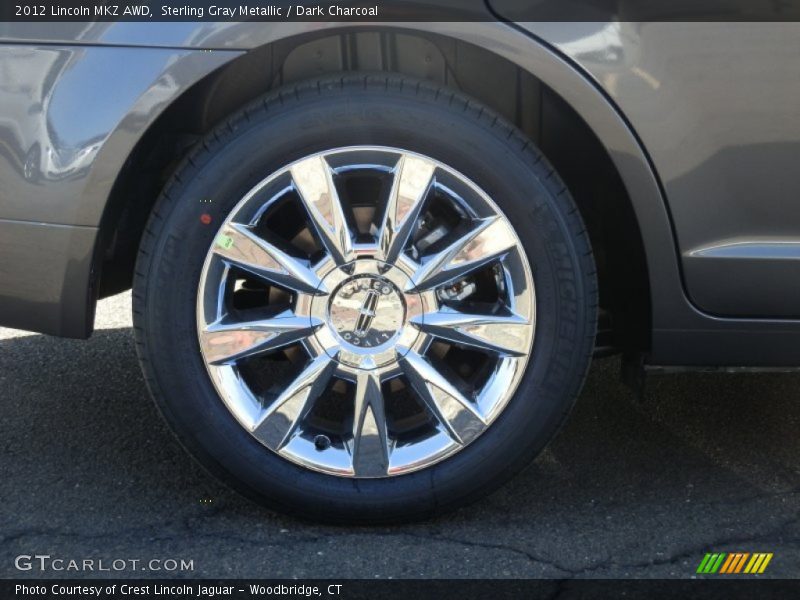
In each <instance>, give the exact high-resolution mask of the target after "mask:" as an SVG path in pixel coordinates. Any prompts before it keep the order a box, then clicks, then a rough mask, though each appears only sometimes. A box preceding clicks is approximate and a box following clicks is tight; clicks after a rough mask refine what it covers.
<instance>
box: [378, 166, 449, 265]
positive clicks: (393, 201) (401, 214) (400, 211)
mask: <svg viewBox="0 0 800 600" xmlns="http://www.w3.org/2000/svg"><path fill="white" fill-rule="evenodd" d="M435 170H436V166H435V165H434V164H433V163H431V162H429V161H427V160H424V159H422V158H417V157H415V156H403V157H402V158H400V161H399V162H398V163H397V167H395V177H394V181H393V182H392V189H391V192H390V193H389V199H388V201H387V203H386V210H385V211H384V214H383V222H382V223H381V226H380V229H379V233H378V249H379V253H380V257H381V259H382V260H384V261H386V262H394V261H395V260H397V257H398V256H399V254H400V252H402V250H403V247H404V246H405V245H406V242H408V238H409V236H410V235H411V232H412V230H413V229H414V224H415V223H416V221H417V218H418V217H419V214H420V211H421V210H422V207H423V205H424V204H425V199H426V198H427V197H428V193H429V191H430V189H431V185H432V183H433V172H434V171H435Z"/></svg>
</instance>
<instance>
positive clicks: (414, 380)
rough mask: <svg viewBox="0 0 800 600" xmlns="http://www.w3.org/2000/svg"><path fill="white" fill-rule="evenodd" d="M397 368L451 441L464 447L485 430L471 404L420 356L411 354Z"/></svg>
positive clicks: (407, 354) (481, 419)
mask: <svg viewBox="0 0 800 600" xmlns="http://www.w3.org/2000/svg"><path fill="white" fill-rule="evenodd" d="M400 364H401V366H402V368H403V372H404V373H405V375H406V377H407V378H408V380H409V382H410V383H411V386H412V387H413V388H414V390H415V391H416V392H417V394H419V396H420V398H422V400H423V402H424V403H425V405H426V406H427V407H428V409H429V410H430V411H431V413H433V415H434V417H435V418H436V419H437V420H438V421H439V423H440V424H441V425H442V427H444V429H445V431H447V433H448V434H449V435H450V437H451V438H453V440H455V441H456V442H457V443H459V444H468V443H469V442H470V441H471V440H473V439H474V438H475V437H477V436H478V435H479V434H480V433H481V432H482V431H483V430H484V429H486V423H485V422H484V420H483V417H481V415H480V414H479V413H478V411H477V409H476V408H475V407H474V406H473V405H472V403H470V401H469V400H467V399H466V398H465V397H464V396H463V394H461V392H459V391H458V390H457V389H456V388H455V387H454V386H453V384H451V383H450V382H449V381H448V380H447V379H446V378H445V376H444V375H442V374H441V373H440V372H439V371H438V370H437V369H436V368H435V367H434V366H433V365H431V364H430V363H429V362H428V361H427V360H425V359H424V358H423V357H422V356H420V355H419V354H417V353H416V352H414V351H413V350H411V351H409V352H408V353H406V355H405V356H404V357H403V358H402V359H401V361H400Z"/></svg>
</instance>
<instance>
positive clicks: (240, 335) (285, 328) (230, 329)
mask: <svg viewBox="0 0 800 600" xmlns="http://www.w3.org/2000/svg"><path fill="white" fill-rule="evenodd" d="M320 325H322V321H320V320H319V319H313V320H312V319H310V318H309V317H298V316H295V315H293V314H291V313H289V314H285V315H284V316H278V317H275V318H272V319H264V320H260V321H245V322H236V323H235V322H226V321H225V320H222V321H218V322H216V323H212V324H211V325H209V326H208V327H206V328H205V330H203V331H201V333H200V345H201V347H202V349H203V355H204V356H205V359H206V361H208V363H209V364H213V365H221V364H226V363H233V362H236V361H237V360H239V359H241V358H245V357H247V356H253V355H254V354H261V353H264V352H270V351H272V350H277V349H278V348H282V347H284V346H288V345H290V344H293V343H295V342H297V341H299V340H302V339H305V338H307V337H308V336H310V335H312V334H313V333H314V331H315V330H316V329H317V328H318V327H319V326H320Z"/></svg>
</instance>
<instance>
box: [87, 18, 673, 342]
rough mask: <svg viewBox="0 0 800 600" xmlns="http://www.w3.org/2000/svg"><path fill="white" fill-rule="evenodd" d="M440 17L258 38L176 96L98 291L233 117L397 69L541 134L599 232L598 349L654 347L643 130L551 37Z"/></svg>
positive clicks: (654, 197)
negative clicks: (211, 134)
mask: <svg viewBox="0 0 800 600" xmlns="http://www.w3.org/2000/svg"><path fill="white" fill-rule="evenodd" d="M432 25H434V24H427V23H420V24H416V25H415V29H414V30H409V29H404V28H398V27H395V26H391V27H389V26H387V27H374V26H367V25H363V26H358V27H347V28H342V27H337V26H330V28H324V29H322V30H318V31H314V32H310V33H308V32H307V33H302V34H297V35H293V36H291V37H287V38H283V39H279V40H274V41H271V42H269V43H264V44H258V43H256V42H253V43H254V46H253V47H252V48H249V49H248V51H247V52H246V53H243V54H241V55H236V54H234V53H231V56H230V59H229V60H228V61H227V62H225V64H223V65H222V66H221V67H220V68H218V69H217V70H215V71H213V72H211V73H208V74H205V75H204V76H202V77H200V78H199V79H198V81H196V82H195V83H194V84H193V85H191V86H190V87H188V89H186V90H185V91H184V92H183V93H182V94H181V95H180V96H178V97H177V98H175V99H174V100H173V101H171V102H170V103H168V104H167V105H165V106H164V108H163V110H162V111H161V112H160V114H158V116H157V117H156V118H154V120H153V121H152V122H151V123H150V124H149V125H148V126H147V127H146V128H145V129H143V134H142V135H141V137H139V139H138V140H136V142H135V144H132V145H131V151H130V153H129V155H128V158H127V160H126V161H125V166H124V167H123V169H122V170H121V171H120V172H119V173H118V174H117V177H116V179H115V182H114V185H113V188H112V192H111V194H110V195H109V197H108V201H107V203H106V206H105V209H104V211H103V216H102V220H101V229H100V236H99V238H98V243H97V247H96V252H95V261H94V262H95V264H94V269H95V272H98V273H100V276H99V280H98V282H97V289H96V292H97V294H99V296H100V297H103V296H107V295H110V294H113V293H116V292H119V291H122V290H124V289H126V288H127V287H129V285H130V280H131V278H132V274H133V267H134V258H135V255H136V248H137V247H138V240H139V238H140V237H141V234H142V232H143V230H144V226H145V222H146V219H147V216H148V215H149V212H150V209H151V207H152V205H153V204H154V203H155V200H156V198H157V196H158V194H159V192H160V189H161V184H162V183H163V182H164V180H165V179H166V177H167V176H168V175H169V173H171V172H172V170H174V168H175V166H176V165H177V163H178V162H179V160H180V159H181V158H182V157H183V155H184V154H185V153H186V151H188V148H189V147H191V145H193V143H194V142H195V141H196V140H197V139H199V138H200V136H202V135H203V134H204V133H205V132H207V131H209V130H210V129H211V128H212V127H213V126H214V125H215V124H217V123H218V122H219V121H220V120H221V119H223V118H224V117H225V115H227V114H230V113H232V112H234V111H235V110H236V109H237V108H239V107H240V106H242V105H243V104H245V103H246V102H248V101H249V100H251V99H252V98H255V97H257V96H259V95H260V94H263V93H265V92H267V91H269V90H272V89H275V88H277V87H279V86H280V85H283V84H285V83H289V82H292V81H298V80H301V79H304V78H307V77H309V76H314V75H319V74H329V73H333V72H339V71H348V70H366V71H370V72H374V71H386V72H391V73H399V74H402V75H407V76H411V77H418V78H423V79H431V80H434V81H438V82H439V83H444V84H445V85H448V86H451V87H454V88H456V89H459V90H460V91H461V92H463V93H466V94H468V95H471V96H473V97H475V98H476V99H477V100H479V101H480V102H482V103H484V104H486V105H488V106H489V107H490V108H492V109H493V110H495V111H496V112H498V113H500V114H501V115H503V116H504V117H506V118H507V119H508V120H510V121H511V122H513V123H514V124H516V125H517V126H518V127H519V128H520V129H522V130H523V132H525V133H526V134H527V135H528V136H530V137H532V138H533V139H534V141H535V142H536V143H537V144H538V145H539V146H540V147H541V148H542V150H543V151H544V153H545V155H546V156H548V158H549V159H550V161H551V162H552V163H553V164H554V166H555V167H556V169H557V170H558V171H559V174H560V175H561V176H562V178H563V179H564V180H565V182H566V184H567V186H568V187H569V189H570V191H571V192H572V194H573V196H574V197H575V199H576V201H577V203H578V205H579V209H580V210H581V213H582V215H583V217H584V220H585V222H586V224H587V227H588V228H589V232H590V237H591V240H592V243H593V246H594V249H595V255H596V258H597V260H598V268H599V270H600V286H601V292H600V293H601V307H602V308H603V309H604V310H603V314H602V316H604V317H607V318H608V319H607V321H603V322H601V334H600V337H599V339H598V345H599V346H601V347H604V348H607V349H629V350H630V349H634V350H638V351H646V350H647V349H648V348H649V345H650V332H651V326H652V325H651V324H652V310H653V309H652V304H653V303H652V297H653V291H652V289H653V284H654V283H655V282H656V280H654V279H653V277H652V273H653V270H654V268H658V265H656V264H654V261H658V260H662V261H663V260H664V253H663V252H659V253H657V254H654V253H652V252H648V249H647V247H646V245H652V244H658V243H659V240H660V241H661V242H663V241H665V240H666V241H667V242H668V243H669V244H670V246H671V245H672V237H671V230H670V227H669V221H668V218H667V215H666V211H665V208H664V204H663V199H662V197H661V194H660V191H659V186H658V183H657V179H656V177H655V174H654V173H653V171H652V169H651V167H650V165H649V163H648V160H647V157H646V154H645V152H644V151H643V149H642V148H641V145H640V144H639V143H638V141H637V139H636V137H635V134H634V133H633V132H632V131H631V129H630V127H629V126H628V124H627V123H626V122H625V120H624V118H623V117H621V116H620V114H619V113H618V112H617V110H616V109H615V107H614V106H613V104H612V103H611V101H610V100H609V99H608V98H606V97H605V96H604V95H603V93H602V92H601V91H600V90H599V88H598V87H597V86H596V85H594V83H593V82H592V81H591V79H590V78H589V76H588V75H587V74H585V73H583V72H582V71H580V69H579V68H577V67H575V66H574V65H572V64H571V63H569V62H568V61H567V60H566V59H564V58H563V57H561V56H559V55H558V54H557V53H556V52H555V51H554V50H552V49H551V48H549V47H548V46H547V45H546V44H545V43H543V42H541V41H538V40H534V39H532V38H531V37H529V36H527V35H525V34H522V33H520V32H518V31H515V30H514V29H512V28H511V27H509V26H507V25H504V24H499V23H473V24H453V23H441V24H435V25H434V26H432ZM434 28H435V29H436V31H434ZM376 57H377V58H376ZM576 147H579V148H580V152H578V153H577V154H576V152H575V148H576ZM598 197H599V198H602V200H601V201H598ZM662 268H663V266H662Z"/></svg>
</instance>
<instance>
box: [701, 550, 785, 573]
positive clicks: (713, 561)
mask: <svg viewBox="0 0 800 600" xmlns="http://www.w3.org/2000/svg"><path fill="white" fill-rule="evenodd" d="M772 557H773V554H772V553H766V552H756V553H753V554H750V553H749V552H731V553H729V554H728V553H725V552H714V553H711V552H709V553H707V554H706V555H705V556H704V557H703V560H702V561H700V565H699V566H698V567H697V572H698V573H701V574H704V575H709V574H711V575H713V574H714V573H719V574H720V575H723V574H725V575H732V574H737V573H749V574H760V573H763V572H764V571H765V570H766V568H767V565H768V564H769V562H770V561H771V560H772ZM748 559H749V560H748ZM745 565H747V566H745Z"/></svg>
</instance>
